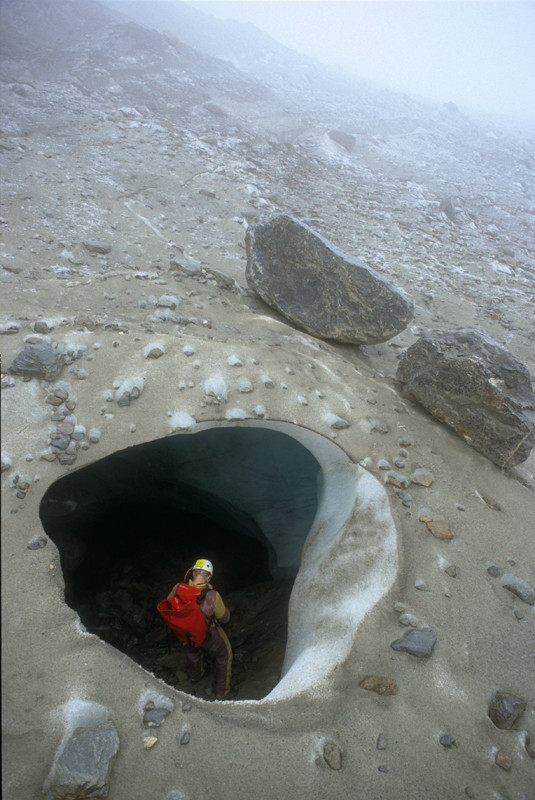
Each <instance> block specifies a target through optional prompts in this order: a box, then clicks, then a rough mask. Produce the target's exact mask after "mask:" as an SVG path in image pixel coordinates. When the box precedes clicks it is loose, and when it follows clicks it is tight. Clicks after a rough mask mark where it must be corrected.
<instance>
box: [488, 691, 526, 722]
mask: <svg viewBox="0 0 535 800" xmlns="http://www.w3.org/2000/svg"><path fill="white" fill-rule="evenodd" d="M526 705H527V704H526V703H525V702H524V700H521V699H520V698H519V697H515V696H514V695H512V694H509V692H504V691H501V690H497V691H495V692H494V694H493V695H492V698H491V701H490V703H489V709H488V715H489V717H490V719H491V720H492V722H493V723H494V724H495V725H496V727H497V728H501V729H502V730H511V728H513V727H514V726H515V724H516V723H517V722H518V720H519V719H520V718H521V716H522V714H523V713H524V711H525V710H526Z"/></svg>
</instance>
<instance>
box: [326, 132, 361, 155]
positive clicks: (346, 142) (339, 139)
mask: <svg viewBox="0 0 535 800" xmlns="http://www.w3.org/2000/svg"><path fill="white" fill-rule="evenodd" d="M327 135H328V137H329V139H332V140H333V142H336V144H339V145H341V146H342V147H343V148H344V149H345V150H347V152H348V153H351V152H352V151H353V150H354V149H355V141H356V140H355V137H354V136H352V135H351V134H350V133H344V131H338V130H332V131H329V133H328V134H327Z"/></svg>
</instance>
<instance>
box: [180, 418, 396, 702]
mask: <svg viewBox="0 0 535 800" xmlns="http://www.w3.org/2000/svg"><path fill="white" fill-rule="evenodd" d="M227 426H228V423H227ZM217 427H221V423H220V422H203V423H199V424H197V425H195V426H194V427H192V428H191V429H190V430H189V431H187V432H181V433H177V434H174V435H179V436H189V435H192V434H193V435H194V434H195V433H199V432H200V431H201V430H207V429H209V428H217ZM231 427H240V428H242V427H251V428H266V429H269V430H275V431H279V432H280V433H283V434H286V435H287V436H290V437H292V438H293V439H295V440H296V441H297V442H299V443H300V444H301V445H303V447H305V448H306V449H307V450H308V451H309V452H310V453H311V454H312V455H313V456H314V457H315V458H316V460H317V461H318V463H319V465H320V467H321V470H320V473H319V485H318V507H317V510H316V515H315V518H314V520H313V522H312V525H311V528H310V531H309V533H308V535H307V538H306V540H305V543H304V545H303V550H302V555H301V563H300V566H299V570H298V573H297V575H296V578H295V581H294V585H293V588H292V593H291V596H290V602H289V607H288V638H287V643H286V651H285V656H284V663H283V667H282V675H281V678H280V680H279V682H278V683H277V685H276V686H275V687H274V688H273V689H272V690H271V691H270V692H269V693H268V694H267V695H266V696H265V697H263V698H262V699H260V700H252V699H244V700H239V699H237V700H235V701H233V703H236V704H242V703H243V704H253V705H259V704H262V703H268V702H270V701H279V700H287V699H290V698H291V697H295V696H296V695H298V694H302V693H305V692H306V693H307V694H308V695H313V696H316V697H321V696H327V695H328V694H330V693H331V688H330V687H331V682H332V675H333V672H334V670H335V669H336V668H337V667H338V666H339V665H341V664H342V663H344V662H345V661H346V659H347V657H348V656H349V653H350V652H351V649H352V647H353V645H354V643H355V641H356V638H357V635H358V626H359V624H360V623H361V622H362V620H363V619H364V617H365V615H366V614H367V612H368V611H370V610H371V608H373V606H374V605H375V604H376V603H377V602H378V601H379V600H380V599H381V597H382V596H383V595H384V594H386V592H387V591H388V590H389V589H390V587H391V586H392V584H393V583H394V580H395V578H396V575H397V571H398V548H397V533H396V527H395V524H394V520H393V518H392V515H391V511H390V504H389V501H388V496H387V494H386V491H385V489H384V487H383V486H382V484H381V483H379V481H378V480H377V479H376V478H374V476H373V475H372V474H371V473H370V472H368V471H367V470H366V469H364V467H361V466H360V465H359V464H356V463H355V462H354V461H352V460H351V459H350V457H349V456H348V455H347V453H346V452H345V451H344V450H342V448H341V447H340V446H339V445H338V444H335V443H334V442H332V441H331V440H329V439H327V438H326V437H325V436H323V435H322V434H320V433H317V432H316V431H314V430H312V429H308V428H304V427H301V426H299V425H295V424H292V423H289V422H277V421H273V420H270V421H262V420H254V421H253V420H244V421H241V422H233V423H232V425H231Z"/></svg>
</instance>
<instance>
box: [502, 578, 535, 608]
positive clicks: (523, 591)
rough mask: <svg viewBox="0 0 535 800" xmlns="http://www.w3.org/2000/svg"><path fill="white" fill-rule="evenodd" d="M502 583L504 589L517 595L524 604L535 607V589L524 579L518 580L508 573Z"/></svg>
mask: <svg viewBox="0 0 535 800" xmlns="http://www.w3.org/2000/svg"><path fill="white" fill-rule="evenodd" d="M500 583H501V585H502V586H503V587H504V589H509V591H510V592H512V593H513V594H516V596H517V597H519V598H520V599H521V600H522V601H523V602H524V603H527V604H528V605H530V606H533V605H535V589H534V588H533V587H532V586H530V585H529V583H526V581H523V580H522V578H517V577H516V575H511V573H509V572H506V573H504V574H503V575H502V576H501V578H500Z"/></svg>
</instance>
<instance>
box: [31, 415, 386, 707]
mask: <svg viewBox="0 0 535 800" xmlns="http://www.w3.org/2000/svg"><path fill="white" fill-rule="evenodd" d="M40 517H41V521H42V523H43V527H44V529H45V531H46V533H47V534H48V536H50V538H51V539H52V540H53V541H54V542H55V544H56V545H57V547H58V550H59V553H60V559H61V567H62V572H63V577H64V581H65V600H66V602H67V603H68V605H69V606H71V607H72V608H73V609H75V610H76V611H77V613H78V614H79V616H80V619H81V621H82V623H83V625H84V626H85V628H86V629H87V630H88V631H90V632H91V633H94V634H96V635H97V636H99V637H100V638H101V639H103V640H104V641H107V642H108V643H109V644H111V645H113V646H114V647H116V648H117V649H119V650H121V651H122V652H124V653H126V654H127V655H128V656H130V657H131V658H132V659H133V660H134V661H136V662H137V663H139V664H140V665H141V666H143V667H144V668H146V669H148V670H149V671H150V672H152V673H154V674H155V675H156V676H158V677H160V678H162V679H163V680H164V681H166V682H167V683H169V684H170V685H172V686H175V687H176V688H177V689H179V690H181V691H186V692H189V693H193V692H192V688H191V685H190V684H189V682H188V680H187V675H186V674H185V654H184V651H183V648H182V646H181V644H180V643H179V642H177V641H176V639H174V638H173V637H172V635H170V634H168V633H167V631H166V629H165V627H164V626H163V623H162V622H161V619H160V618H159V616H158V614H157V612H156V604H157V603H158V602H159V601H160V600H161V599H163V598H164V597H165V596H166V595H167V593H168V592H169V591H170V589H171V588H172V586H173V585H174V584H175V583H177V581H179V580H182V579H183V577H184V573H185V571H186V569H187V568H188V567H189V566H191V564H193V563H194V561H195V559H197V558H198V557H206V558H209V559H210V560H211V561H212V562H213V564H214V580H213V583H214V586H215V588H216V589H218V591H220V593H221V594H222V596H223V599H224V600H225V602H227V604H228V605H229V606H230V608H231V611H232V612H233V613H232V618H231V621H230V623H229V626H228V629H227V633H228V635H229V638H230V640H231V644H232V645H233V652H234V664H233V674H234V680H235V682H236V683H237V684H238V686H239V688H240V691H239V695H238V697H237V699H238V700H247V699H249V700H261V699H262V698H265V699H270V698H272V699H279V698H282V697H286V696H289V695H293V694H295V693H297V692H300V691H302V690H305V689H310V690H313V689H315V690H317V691H320V690H321V688H322V687H325V685H326V682H327V681H328V676H329V673H330V672H331V671H332V670H333V668H334V667H335V666H336V664H337V663H338V662H339V661H340V660H343V659H345V657H346V656H347V654H348V652H349V650H350V649H351V646H352V644H353V641H354V637H355V631H356V627H357V625H358V623H359V621H360V620H361V619H362V617H363V616H364V614H365V613H366V611H367V610H368V608H370V607H371V605H373V604H374V603H375V602H376V601H377V600H378V599H379V597H380V596H381V595H382V594H383V593H384V592H385V591H386V589H388V588H389V586H390V585H391V583H392V581H393V579H394V577H395V573H396V569H397V550H396V534H395V528H394V524H393V521H392V518H391V516H390V509H389V506H388V501H387V498H386V494H385V492H384V490H383V488H382V486H381V485H380V484H379V483H378V482H377V481H376V480H375V478H373V477H372V476H371V475H370V474H369V473H368V472H367V471H366V470H364V469H363V468H362V467H359V466H358V465H356V464H354V463H353V462H352V461H351V459H350V458H349V457H348V456H347V455H346V453H345V452H344V451H343V450H342V449H341V448H339V447H338V446H337V445H336V444H335V443H334V442H332V441H331V440H329V439H327V438H325V437H324V436H321V435H319V434H317V433H315V432H313V431H311V430H308V429H305V428H301V427H299V426H297V425H292V424H290V423H284V422H267V421H265V422H264V421H262V422H259V421H255V422H249V421H244V422H239V423H232V424H231V423H203V424H200V425H197V426H196V427H195V429H194V430H193V431H191V432H189V431H188V432H187V433H177V434H173V435H171V436H168V437H166V438H164V439H157V440H154V441H151V442H147V443H145V444H141V445H136V446H133V447H129V448H126V449H125V450H121V451H118V452H116V453H113V454H112V455H109V456H107V457H105V458H103V459H102V460H100V461H98V462H95V463H93V464H91V465H89V466H87V467H83V468H81V469H79V470H76V471H73V472H71V473H69V474H68V475H65V476H64V477H62V478H59V479H58V480H57V481H56V482H55V483H54V484H52V486H51V487H50V488H49V489H48V490H47V492H46V493H45V495H44V497H43V499H42V501H41V506H40ZM341 588H342V590H341ZM208 674H209V673H208ZM206 680H207V679H205V681H206ZM203 692H204V693H205V694H203ZM195 693H196V694H198V695H199V696H209V693H210V688H209V686H208V685H205V686H199V687H195Z"/></svg>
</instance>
